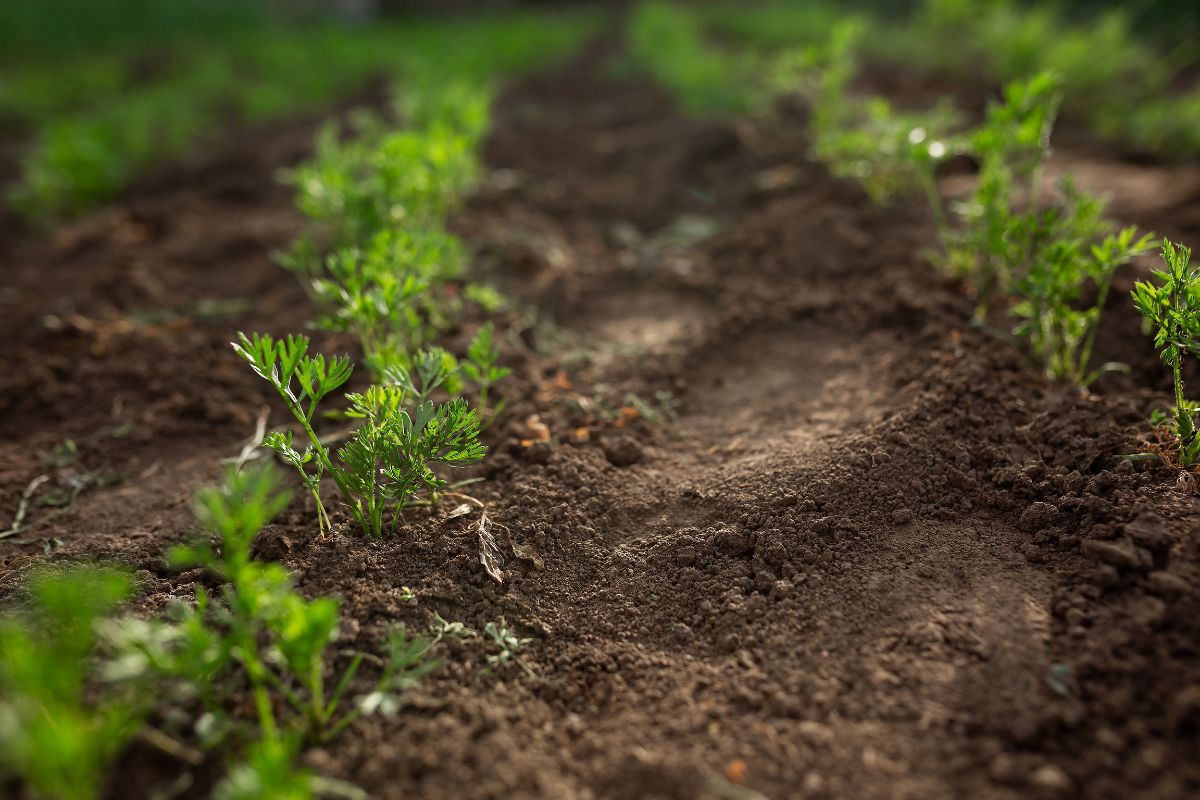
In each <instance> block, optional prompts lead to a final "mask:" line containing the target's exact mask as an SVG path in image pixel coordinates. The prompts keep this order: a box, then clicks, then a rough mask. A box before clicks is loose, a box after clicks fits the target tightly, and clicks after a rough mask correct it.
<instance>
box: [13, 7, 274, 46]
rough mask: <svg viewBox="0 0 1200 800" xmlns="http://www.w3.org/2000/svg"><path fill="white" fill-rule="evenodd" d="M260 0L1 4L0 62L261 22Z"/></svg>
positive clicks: (209, 32) (221, 30)
mask: <svg viewBox="0 0 1200 800" xmlns="http://www.w3.org/2000/svg"><path fill="white" fill-rule="evenodd" d="M267 12H268V9H267V6H266V4H265V3H264V2H261V0H4V2H3V3H0V54H3V55H0V60H9V59H11V58H14V57H28V56H31V55H39V56H53V57H61V56H63V55H65V54H67V53H79V52H85V51H86V52H95V51H98V50H107V49H113V48H130V47H138V46H144V45H147V44H162V42H163V40H164V39H175V38H180V37H196V38H198V37H201V36H209V35H213V34H219V33H224V32H228V31H232V30H235V29H244V28H246V27H247V26H252V25H259V24H262V23H263V22H264V21H265V20H266V19H267V17H268V13H267Z"/></svg>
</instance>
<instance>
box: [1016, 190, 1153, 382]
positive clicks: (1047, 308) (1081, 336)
mask: <svg viewBox="0 0 1200 800" xmlns="http://www.w3.org/2000/svg"><path fill="white" fill-rule="evenodd" d="M1089 205H1090V206H1094V209H1092V210H1088V211H1081V207H1084V206H1089ZM1099 210H1100V204H1099V203H1098V202H1096V201H1095V200H1094V199H1090V198H1089V199H1084V198H1073V199H1071V200H1069V201H1068V202H1067V203H1066V204H1065V210H1064V209H1059V208H1056V209H1051V210H1050V211H1047V212H1045V213H1044V214H1041V215H1037V216H1035V217H1032V218H1031V219H1032V221H1033V222H1034V224H1036V225H1037V227H1038V230H1037V231H1035V232H1034V233H1033V235H1031V236H1030V237H1029V239H1030V240H1033V241H1046V242H1048V244H1046V245H1045V246H1043V247H1041V248H1040V252H1039V254H1038V257H1037V258H1036V260H1034V262H1033V264H1032V266H1031V267H1030V269H1029V271H1028V272H1027V273H1026V274H1025V275H1024V276H1023V277H1022V278H1021V280H1020V281H1019V282H1018V284H1017V286H1016V287H1015V289H1016V292H1017V295H1018V300H1017V302H1016V303H1015V304H1014V305H1013V307H1012V309H1011V311H1012V314H1013V315H1014V316H1016V317H1017V318H1019V319H1020V320H1021V323H1020V324H1019V325H1018V326H1017V328H1016V333H1017V334H1018V335H1019V336H1023V337H1025V338H1026V339H1027V340H1028V341H1029V344H1030V347H1031V348H1032V350H1033V353H1034V355H1035V356H1036V357H1037V358H1038V360H1039V361H1040V362H1041V364H1042V365H1043V366H1044V367H1045V370H1046V374H1047V376H1049V377H1050V378H1051V379H1054V380H1067V381H1071V382H1072V383H1074V384H1076V385H1077V386H1088V385H1089V384H1091V383H1092V382H1093V381H1095V380H1096V378H1098V377H1100V375H1101V374H1103V373H1104V372H1105V371H1108V370H1110V369H1113V368H1116V367H1118V366H1119V365H1115V364H1105V365H1103V366H1101V367H1099V368H1098V369H1095V370H1093V369H1091V368H1090V361H1091V356H1092V349H1093V347H1094V345H1095V341H1096V332H1097V330H1098V328H1099V322H1100V314H1101V313H1102V312H1103V310H1104V304H1105V302H1106V301H1107V299H1108V293H1109V290H1110V289H1111V288H1112V280H1113V276H1114V275H1115V274H1116V271H1117V268H1118V267H1120V266H1121V265H1123V264H1126V263H1128V262H1129V261H1131V260H1132V259H1134V258H1136V257H1138V256H1141V255H1144V254H1145V253H1147V252H1149V249H1150V248H1149V245H1150V242H1151V240H1152V238H1153V237H1152V235H1151V234H1146V235H1144V236H1142V237H1140V238H1139V237H1138V235H1137V229H1136V228H1133V227H1129V228H1124V229H1123V230H1121V231H1120V232H1119V233H1116V234H1109V235H1107V236H1105V237H1104V239H1103V240H1102V241H1100V242H1099V243H1093V241H1092V240H1091V239H1090V238H1089V237H1085V236H1081V235H1079V232H1074V231H1071V230H1070V229H1071V227H1072V224H1073V223H1078V222H1079V221H1080V220H1079V217H1080V216H1081V215H1083V216H1086V215H1089V214H1096V215H1097V219H1096V220H1095V221H1093V220H1087V219H1085V220H1083V221H1082V225H1083V227H1084V228H1085V232H1087V233H1090V232H1091V228H1092V227H1093V226H1094V225H1097V224H1098V222H1099V220H1098V214H1099ZM1089 283H1090V284H1091V285H1092V288H1093V292H1094V295H1093V297H1094V299H1093V300H1092V302H1091V304H1090V305H1087V306H1085V307H1083V308H1080V307H1079V302H1080V299H1081V297H1082V295H1083V290H1084V288H1085V287H1086V286H1087V285H1088V284H1089Z"/></svg>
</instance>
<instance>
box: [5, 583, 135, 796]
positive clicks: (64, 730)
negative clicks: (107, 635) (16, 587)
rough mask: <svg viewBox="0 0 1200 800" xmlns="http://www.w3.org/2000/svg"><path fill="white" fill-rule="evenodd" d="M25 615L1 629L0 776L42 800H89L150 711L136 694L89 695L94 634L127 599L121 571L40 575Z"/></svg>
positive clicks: (120, 690) (128, 690)
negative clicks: (17, 782) (19, 781)
mask: <svg viewBox="0 0 1200 800" xmlns="http://www.w3.org/2000/svg"><path fill="white" fill-rule="evenodd" d="M29 590H30V600H31V608H30V610H29V612H28V613H26V614H15V615H12V616H9V617H8V618H6V619H3V620H0V774H3V775H12V776H18V777H20V778H21V779H22V780H23V781H24V783H25V786H26V788H27V789H28V791H29V792H30V794H31V796H33V797H36V798H42V799H43V800H92V798H95V797H97V796H99V792H100V785H101V782H102V780H103V779H104V776H105V774H106V773H107V771H108V769H109V767H110V766H111V765H112V764H113V762H114V761H115V760H116V759H117V757H118V756H119V755H120V754H121V751H122V750H123V749H124V748H125V746H126V745H127V744H128V743H129V742H130V741H131V740H132V739H133V738H134V737H135V736H136V735H137V733H138V731H139V730H140V729H141V726H142V720H143V718H144V716H145V714H146V712H147V711H148V708H147V704H146V702H145V700H144V696H143V695H141V694H139V693H138V692H137V691H136V689H135V687H133V686H125V687H113V688H111V690H109V691H104V692H101V693H99V694H98V695H97V694H94V693H92V692H89V691H88V688H89V684H88V679H89V676H90V668H91V664H92V662H93V658H94V656H95V653H96V647H97V642H98V633H97V625H98V623H99V622H100V621H101V620H102V619H103V618H104V617H106V616H108V615H109V614H111V613H112V612H114V611H115V610H116V609H117V607H118V606H119V605H120V604H121V603H123V602H124V601H125V600H127V599H128V598H129V596H130V594H131V593H132V591H133V585H132V582H131V581H130V578H129V576H128V575H127V574H125V573H124V572H120V571H118V570H115V569H109V568H99V567H71V568H68V569H48V568H47V569H42V570H40V571H39V572H37V573H35V574H34V575H33V577H32V578H31V579H30V581H29Z"/></svg>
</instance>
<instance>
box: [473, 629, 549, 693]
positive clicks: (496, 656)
mask: <svg viewBox="0 0 1200 800" xmlns="http://www.w3.org/2000/svg"><path fill="white" fill-rule="evenodd" d="M483 632H484V633H486V634H487V635H488V636H490V637H491V639H492V641H493V642H495V643H496V646H497V647H499V648H500V652H498V653H493V654H492V655H489V656H488V657H487V661H488V663H489V664H491V665H492V666H494V667H498V666H500V665H501V664H507V663H508V662H509V661H512V662H514V663H515V664H517V666H519V667H520V668H521V669H523V670H525V674H526V675H528V676H529V677H531V678H534V679H536V678H537V677H538V675H537V673H536V672H534V671H533V668H532V667H530V666H529V664H527V663H525V659H523V658H521V655H520V653H521V651H522V650H524V649H525V647H526V645H528V644H529V643H530V642H531V641H533V640H532V639H523V638H520V637H518V636H517V635H516V634H515V633H513V632H512V631H511V630H509V628H508V623H506V622H505V621H504V619H503V618H501V620H500V621H499V622H489V623H488V624H487V625H484V626H483Z"/></svg>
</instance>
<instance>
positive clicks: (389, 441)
mask: <svg viewBox="0 0 1200 800" xmlns="http://www.w3.org/2000/svg"><path fill="white" fill-rule="evenodd" d="M308 346H309V341H308V339H307V337H304V336H289V337H288V338H287V339H284V340H279V341H276V340H274V339H272V338H271V337H270V336H266V335H262V334H257V333H256V334H254V335H253V337H247V336H246V335H245V334H240V335H239V340H238V342H236V343H234V345H233V348H234V351H235V352H236V353H237V354H238V355H239V356H240V357H241V358H242V359H243V360H245V361H246V362H247V363H249V364H250V366H251V367H252V368H253V369H254V371H255V373H256V374H258V375H259V377H261V378H263V379H264V380H266V381H267V382H269V383H270V384H271V385H272V386H273V387H275V390H276V392H277V393H278V394H279V396H280V398H281V399H282V400H283V401H284V403H285V405H286V406H287V408H288V410H289V411H290V412H291V414H292V416H293V417H294V418H295V419H296V421H297V422H298V423H299V424H300V426H301V428H302V429H303V430H304V434H305V436H306V437H307V439H308V444H306V445H305V447H304V449H303V450H299V449H297V448H296V446H295V443H294V436H293V434H292V433H291V432H275V433H272V434H270V435H268V436H267V438H266V439H265V440H264V441H263V444H264V445H265V446H267V447H269V448H271V449H272V450H274V451H275V452H276V453H277V454H278V455H279V456H280V458H282V459H283V460H284V461H285V462H286V463H288V464H290V465H291V466H292V468H293V469H294V470H295V471H296V473H297V474H298V475H299V476H300V479H301V481H302V482H303V483H304V486H305V488H307V489H308V491H309V493H310V494H311V495H312V497H313V500H314V502H315V503H316V506H317V522H318V528H319V530H320V532H321V535H324V534H325V533H327V532H328V531H329V529H330V525H331V522H330V518H329V514H328V512H327V511H326V510H325V507H324V505H323V503H322V501H321V493H320V486H321V481H322V480H323V478H324V477H325V476H326V475H328V476H329V477H330V478H332V479H333V482H334V483H335V484H336V485H337V488H338V491H339V492H340V493H341V495H342V500H343V501H344V502H345V504H346V505H347V506H349V508H350V511H351V513H352V514H353V515H354V519H355V521H356V522H357V523H358V526H359V528H360V529H361V530H362V531H363V532H364V533H366V534H367V535H368V536H372V537H375V538H379V537H381V536H382V535H383V532H384V513H385V510H386V509H387V508H389V507H391V508H392V509H393V518H392V525H391V527H392V529H394V528H395V526H396V523H397V522H398V520H399V517H398V512H399V511H400V510H402V509H403V508H404V506H405V504H406V503H407V502H409V501H410V500H412V499H413V498H414V497H416V496H417V495H418V494H419V493H420V492H423V491H425V492H429V493H436V492H439V491H442V490H443V489H445V488H446V487H447V486H448V485H449V484H448V483H447V482H446V481H445V480H443V479H442V478H441V477H439V476H438V475H437V473H436V472H434V471H433V469H432V466H431V465H433V464H442V465H445V466H448V467H465V466H469V465H470V464H474V463H476V462H478V461H479V460H480V459H482V458H483V456H484V454H485V453H486V452H487V451H486V448H485V447H484V446H483V444H481V443H480V441H479V427H480V423H479V415H478V413H477V412H476V411H475V410H474V409H472V408H470V407H469V406H468V404H467V401H466V400H464V399H462V398H461V397H458V398H454V399H451V400H449V401H447V402H444V403H435V402H433V401H432V400H429V399H427V396H426V395H427V393H428V392H429V391H432V388H430V387H429V384H428V380H432V378H431V377H428V376H425V377H421V378H420V380H422V381H424V382H425V387H426V389H425V394H422V392H421V391H419V390H416V389H415V386H416V384H415V383H414V382H413V380H412V377H411V374H410V373H409V372H408V370H406V369H404V368H402V367H399V366H397V367H393V368H391V369H390V370H389V372H388V374H389V375H390V376H392V378H393V382H392V383H391V384H389V385H374V386H371V387H370V388H368V389H367V391H366V392H364V393H362V394H349V395H347V396H346V397H347V399H348V400H349V401H350V408H349V409H348V411H347V412H346V415H347V416H348V417H350V418H351V419H353V420H357V421H358V427H357V428H355V429H354V431H353V432H352V433H351V434H350V437H349V439H348V440H347V442H346V444H345V445H343V446H342V447H341V448H340V449H339V450H338V451H337V453H336V455H337V459H338V461H339V462H340V463H334V461H333V458H332V457H331V455H330V452H329V449H328V448H327V447H326V446H325V444H324V443H323V442H322V441H321V438H320V437H319V436H318V435H317V432H316V430H315V428H314V426H313V421H314V419H315V417H316V413H317V409H318V407H319V405H320V403H321V401H322V400H324V399H325V398H326V397H327V396H328V395H329V394H330V393H331V392H333V391H334V390H336V389H337V388H339V387H340V386H342V385H343V384H345V382H346V381H347V380H348V379H349V377H350V373H351V370H352V365H351V364H350V361H349V360H348V359H346V358H341V357H337V358H332V359H330V360H328V361H326V359H325V357H324V356H321V355H317V356H310V355H309V354H308ZM442 368H445V369H447V370H448V366H447V365H446V363H445V361H444V359H442V361H441V366H440V367H439V369H442ZM427 379H428V380H427ZM443 381H444V379H443Z"/></svg>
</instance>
